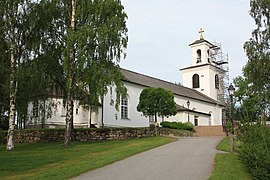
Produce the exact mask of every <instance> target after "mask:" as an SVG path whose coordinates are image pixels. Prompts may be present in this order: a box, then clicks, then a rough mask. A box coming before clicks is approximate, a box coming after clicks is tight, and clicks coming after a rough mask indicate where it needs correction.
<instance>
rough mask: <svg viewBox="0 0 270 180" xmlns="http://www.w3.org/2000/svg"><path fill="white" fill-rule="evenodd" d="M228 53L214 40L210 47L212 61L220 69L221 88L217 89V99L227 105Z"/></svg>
mask: <svg viewBox="0 0 270 180" xmlns="http://www.w3.org/2000/svg"><path fill="white" fill-rule="evenodd" d="M228 59H229V58H228V54H227V53H226V54H225V53H223V52H222V48H221V44H220V43H217V42H214V46H213V47H212V48H211V49H210V63H211V64H212V65H213V66H215V67H217V68H218V69H219V90H218V91H217V93H218V94H217V100H218V102H219V103H221V104H223V105H225V106H226V104H227V101H228V98H229V95H228V92H227V88H228V87H229V64H228Z"/></svg>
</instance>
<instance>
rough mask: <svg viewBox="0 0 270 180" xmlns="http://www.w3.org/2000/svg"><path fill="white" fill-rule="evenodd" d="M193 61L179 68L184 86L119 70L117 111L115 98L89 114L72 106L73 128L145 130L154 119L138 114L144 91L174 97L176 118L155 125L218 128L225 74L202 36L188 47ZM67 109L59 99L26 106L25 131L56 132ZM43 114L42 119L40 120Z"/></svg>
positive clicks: (61, 124)
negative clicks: (121, 94)
mask: <svg viewBox="0 0 270 180" xmlns="http://www.w3.org/2000/svg"><path fill="white" fill-rule="evenodd" d="M190 47H191V52H192V58H191V60H192V61H191V62H192V64H191V66H189V67H186V68H182V69H180V71H181V72H182V74H183V85H177V84H174V83H171V82H167V81H164V80H160V79H157V78H155V77H150V76H147V75H144V74H140V73H137V72H133V71H130V70H126V69H121V72H122V75H123V79H122V81H123V82H124V85H125V86H126V88H127V93H128V97H127V98H122V99H121V104H120V106H119V110H116V109H115V107H114V106H113V105H111V100H112V99H114V98H115V94H112V95H111V94H109V93H108V94H107V95H105V96H104V98H103V100H102V102H101V104H100V106H98V107H96V108H92V109H91V111H90V110H89V109H87V108H85V107H82V106H80V105H78V102H75V106H74V122H73V123H74V126H75V127H93V126H95V127H104V126H105V127H147V126H149V125H150V124H151V123H153V121H154V119H153V117H145V116H143V114H142V113H141V112H138V111H137V105H138V103H139V97H140V93H141V92H142V90H143V89H144V88H147V87H154V88H158V87H161V88H164V89H167V90H170V91H172V92H173V94H174V101H175V103H176V106H177V114H176V115H175V116H170V117H168V118H166V117H164V118H163V117H159V118H158V122H159V123H160V122H162V121H176V122H191V123H192V124H194V125H195V126H221V125H222V124H223V119H224V117H223V114H224V113H223V109H224V104H223V101H222V97H221V96H223V97H224V85H223V84H222V83H223V82H222V77H223V75H224V73H225V71H224V70H223V69H222V68H220V67H219V66H218V62H217V61H215V59H214V58H213V56H212V54H213V50H214V49H215V48H216V46H215V45H213V44H212V43H210V42H208V41H207V40H205V39H204V38H203V36H202V32H201V37H200V39H199V40H196V41H195V42H193V43H192V44H190ZM52 104H53V106H54V108H53V109H52V110H51V111H50V113H49V114H50V115H49V116H47V115H46V114H48V113H46V112H44V110H43V111H42V110H41V108H40V107H41V106H43V107H44V106H49V105H52ZM65 113H66V109H65V107H64V106H63V99H62V98H60V97H53V98H49V99H48V100H46V101H43V102H42V101H35V102H31V103H29V107H28V121H27V122H28V123H27V126H28V127H41V125H42V126H43V127H47V128H59V127H64V126H65ZM42 114H43V116H42Z"/></svg>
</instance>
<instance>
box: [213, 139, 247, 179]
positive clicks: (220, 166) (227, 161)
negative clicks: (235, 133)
mask: <svg viewBox="0 0 270 180" xmlns="http://www.w3.org/2000/svg"><path fill="white" fill-rule="evenodd" d="M217 150H221V151H225V152H230V150H231V148H230V137H225V138H223V139H222V140H221V141H220V143H219V144H218V146H217ZM215 162H216V163H215V170H214V171H213V173H212V175H211V177H210V178H209V180H251V179H252V178H251V176H250V174H249V173H248V170H247V167H246V166H245V164H244V163H243V162H242V161H241V160H240V159H239V158H238V156H237V154H229V153H222V154H217V155H216V158H215Z"/></svg>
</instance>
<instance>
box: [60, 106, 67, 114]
mask: <svg viewBox="0 0 270 180" xmlns="http://www.w3.org/2000/svg"><path fill="white" fill-rule="evenodd" d="M66 114H67V105H66V103H63V105H62V110H61V116H62V117H65V116H66Z"/></svg>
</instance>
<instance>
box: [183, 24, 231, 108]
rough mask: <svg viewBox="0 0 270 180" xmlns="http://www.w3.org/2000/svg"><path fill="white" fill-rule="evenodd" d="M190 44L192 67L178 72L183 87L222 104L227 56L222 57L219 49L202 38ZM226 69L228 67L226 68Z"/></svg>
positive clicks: (201, 36) (201, 31)
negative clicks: (181, 76) (180, 73)
mask: <svg viewBox="0 0 270 180" xmlns="http://www.w3.org/2000/svg"><path fill="white" fill-rule="evenodd" d="M203 32H204V31H203V29H202V28H201V29H200V31H199V33H200V39H199V40H196V41H195V42H193V43H191V44H190V45H189V46H190V47H191V52H192V65H191V66H189V67H186V68H183V69H180V71H181V72H182V74H183V86H186V87H189V88H192V89H195V90H197V91H199V92H201V93H203V94H205V95H207V96H208V97H210V98H212V99H215V100H217V101H219V102H220V103H224V93H225V91H224V90H225V86H226V85H225V81H224V79H225V76H226V74H227V69H226V68H225V66H224V65H225V64H227V63H228V58H227V57H228V56H227V55H223V53H222V52H221V48H220V47H219V46H217V45H214V44H212V43H210V42H209V41H207V40H205V39H204V38H203V34H202V33H203ZM226 67H228V66H226Z"/></svg>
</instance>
